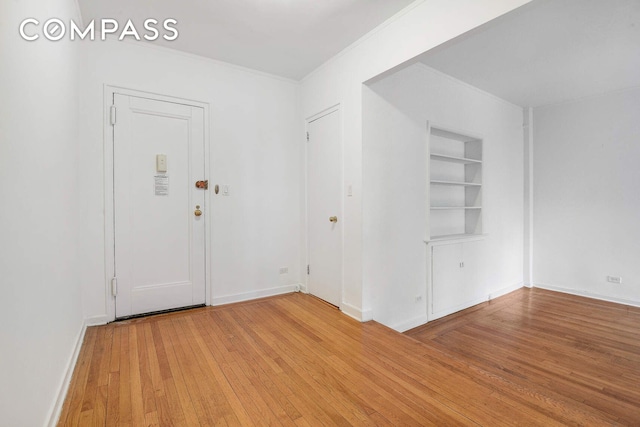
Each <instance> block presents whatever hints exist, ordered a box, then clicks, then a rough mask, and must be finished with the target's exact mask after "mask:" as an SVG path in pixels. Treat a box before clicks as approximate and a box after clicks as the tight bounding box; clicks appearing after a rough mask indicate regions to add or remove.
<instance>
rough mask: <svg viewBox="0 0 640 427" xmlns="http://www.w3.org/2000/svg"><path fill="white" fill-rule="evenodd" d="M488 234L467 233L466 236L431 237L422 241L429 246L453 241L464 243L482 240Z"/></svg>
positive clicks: (452, 242) (449, 243)
mask: <svg viewBox="0 0 640 427" xmlns="http://www.w3.org/2000/svg"><path fill="white" fill-rule="evenodd" d="M488 235H489V234H487V233H482V234H468V235H466V236H462V235H461V236H460V237H452V238H450V239H431V240H425V241H424V242H425V243H426V244H427V245H429V246H440V245H451V244H454V243H464V242H477V241H480V240H484V239H485V238H486V237H487V236H488Z"/></svg>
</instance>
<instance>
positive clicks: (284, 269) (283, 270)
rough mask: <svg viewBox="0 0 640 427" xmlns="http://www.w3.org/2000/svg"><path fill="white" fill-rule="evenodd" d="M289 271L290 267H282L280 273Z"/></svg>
mask: <svg viewBox="0 0 640 427" xmlns="http://www.w3.org/2000/svg"><path fill="white" fill-rule="evenodd" d="M287 273H289V267H280V274H287Z"/></svg>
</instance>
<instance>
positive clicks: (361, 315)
mask: <svg viewBox="0 0 640 427" xmlns="http://www.w3.org/2000/svg"><path fill="white" fill-rule="evenodd" d="M340 311H342V312H343V313H344V314H346V315H347V316H349V317H351V318H353V319H356V320H357V321H358V322H368V321H369V320H373V310H361V309H359V308H358V307H356V306H353V305H351V304H349V303H346V302H344V301H342V305H341V307H340Z"/></svg>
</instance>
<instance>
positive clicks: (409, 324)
mask: <svg viewBox="0 0 640 427" xmlns="http://www.w3.org/2000/svg"><path fill="white" fill-rule="evenodd" d="M427 321H428V319H427V315H426V314H425V315H422V316H418V317H414V318H413V319H409V320H406V321H404V322H401V323H396V324H395V325H391V326H390V328H391V329H393V330H395V331H398V332H405V331H408V330H409V329H413V328H416V327H418V326H420V325H424V324H425V323H427Z"/></svg>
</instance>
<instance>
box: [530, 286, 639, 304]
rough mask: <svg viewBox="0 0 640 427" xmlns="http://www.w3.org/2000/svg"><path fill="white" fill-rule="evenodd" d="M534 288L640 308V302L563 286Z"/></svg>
mask: <svg viewBox="0 0 640 427" xmlns="http://www.w3.org/2000/svg"><path fill="white" fill-rule="evenodd" d="M533 287H534V288H540V289H546V290H548V291H554V292H562V293H564V294H569V295H577V296H580V297H586V298H591V299H595V300H600V301H607V302H614V303H617V304H623V305H629V306H631V307H640V301H636V300H628V299H624V298H617V297H611V296H607V295H600V294H595V293H592V292H589V291H582V290H578V289H570V288H563V287H562V286H554V285H548V284H545V283H534V284H533Z"/></svg>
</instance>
